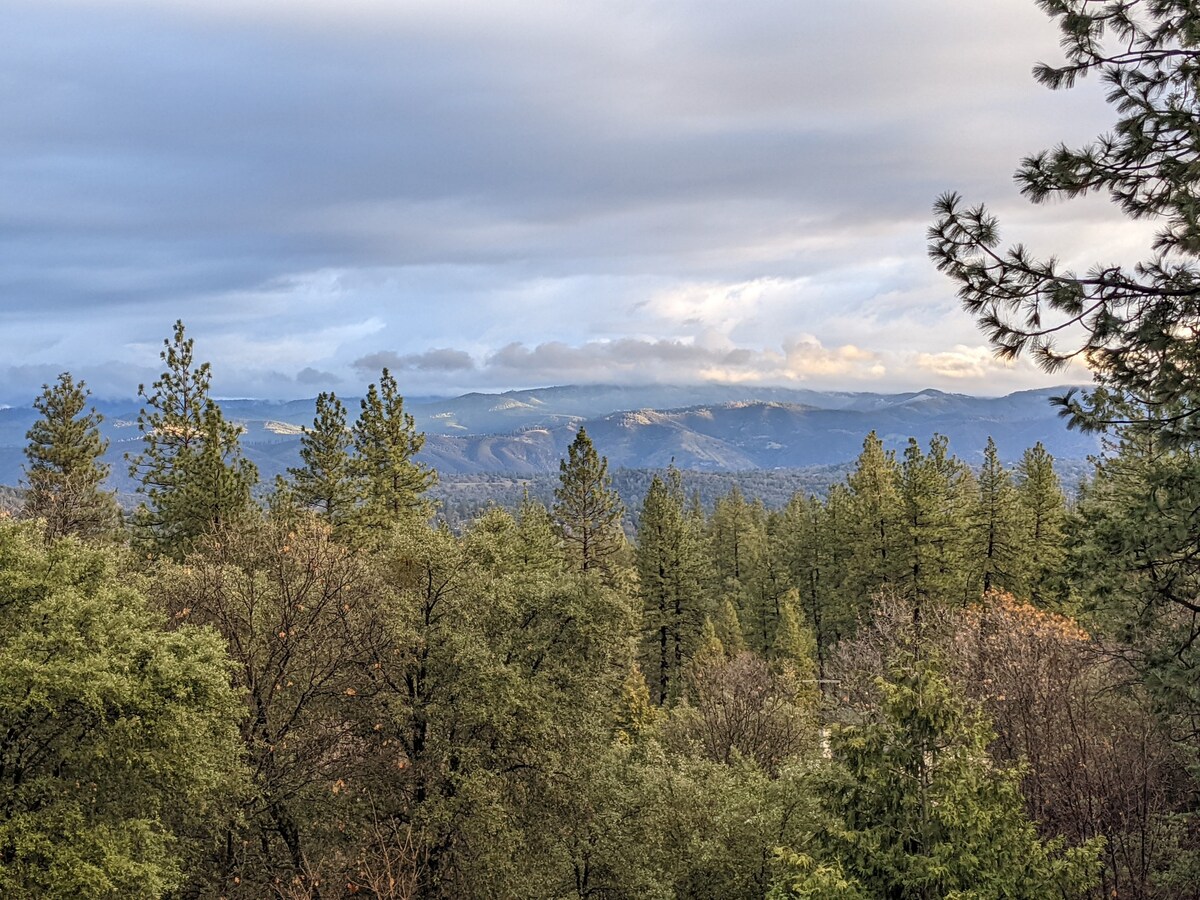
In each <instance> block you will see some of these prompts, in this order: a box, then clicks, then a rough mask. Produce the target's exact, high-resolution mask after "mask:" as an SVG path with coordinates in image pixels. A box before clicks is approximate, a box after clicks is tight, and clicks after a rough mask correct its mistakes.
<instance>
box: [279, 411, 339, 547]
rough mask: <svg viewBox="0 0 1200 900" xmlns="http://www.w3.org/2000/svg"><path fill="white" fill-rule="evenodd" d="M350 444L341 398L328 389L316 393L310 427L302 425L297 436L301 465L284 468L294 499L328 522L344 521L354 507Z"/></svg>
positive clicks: (337, 523) (335, 523) (334, 523)
mask: <svg viewBox="0 0 1200 900" xmlns="http://www.w3.org/2000/svg"><path fill="white" fill-rule="evenodd" d="M352 444H353V438H352V436H351V433H350V430H349V428H347V426H346V407H345V406H344V405H343V404H342V401H341V400H339V399H338V398H337V395H336V394H334V393H332V392H329V393H321V394H318V395H317V411H316V417H315V418H314V419H313V425H312V428H305V429H304V434H303V435H301V437H300V459H301V461H303V463H304V465H303V466H301V467H299V468H293V469H288V474H289V475H291V476H292V490H293V495H294V497H295V499H296V501H297V502H298V503H300V504H301V505H302V506H305V507H308V508H311V509H315V510H317V512H319V513H320V514H321V515H322V516H324V517H325V519H326V520H327V521H329V522H330V524H332V525H340V524H342V523H343V522H345V521H347V520H348V519H349V518H350V517H351V515H352V513H353V512H354V508H355V497H354V479H353V473H352V465H351V458H350V447H351V445H352Z"/></svg>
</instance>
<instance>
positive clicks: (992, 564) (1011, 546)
mask: <svg viewBox="0 0 1200 900" xmlns="http://www.w3.org/2000/svg"><path fill="white" fill-rule="evenodd" d="M978 481H979V491H978V494H977V501H976V503H975V508H974V509H973V510H972V513H971V519H970V529H971V547H970V550H969V559H970V561H971V563H972V565H973V566H974V567H975V569H976V575H975V576H974V578H973V581H974V582H975V584H976V589H978V590H982V591H983V593H984V594H986V593H987V592H988V591H991V590H993V589H1000V590H1005V591H1009V592H1011V593H1016V594H1024V593H1025V583H1024V578H1023V577H1022V574H1023V572H1022V570H1023V568H1024V566H1023V559H1022V558H1023V557H1024V555H1025V552H1026V547H1025V546H1024V542H1023V541H1022V539H1021V533H1020V521H1019V509H1018V497H1017V491H1016V488H1014V487H1013V483H1012V476H1011V475H1010V474H1009V472H1008V470H1007V469H1005V468H1004V466H1003V465H1002V464H1001V462H1000V457H999V454H998V453H997V451H996V442H995V441H994V440H992V438H990V437H989V438H988V442H987V447H986V448H985V449H984V451H983V465H982V466H981V467H980V470H979V479H978Z"/></svg>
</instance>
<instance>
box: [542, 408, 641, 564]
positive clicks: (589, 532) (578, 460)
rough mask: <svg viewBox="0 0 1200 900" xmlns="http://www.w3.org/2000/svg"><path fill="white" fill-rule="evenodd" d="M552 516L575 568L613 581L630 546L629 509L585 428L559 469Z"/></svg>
mask: <svg viewBox="0 0 1200 900" xmlns="http://www.w3.org/2000/svg"><path fill="white" fill-rule="evenodd" d="M552 512H553V515H554V519H555V521H556V522H557V524H558V530H559V534H560V536H561V538H562V541H563V545H564V548H565V549H566V551H567V556H568V559H569V560H570V564H571V568H573V569H576V570H578V571H581V572H594V573H597V574H602V575H606V576H610V577H611V576H612V574H613V573H614V569H615V566H616V563H617V556H618V554H619V553H620V552H621V550H622V549H623V548H624V546H625V535H624V533H623V532H622V531H621V517H622V516H623V515H624V512H625V509H624V506H623V505H622V504H621V498H620V497H619V496H618V495H617V492H616V491H614V490H613V487H612V478H611V477H610V476H609V474H608V459H607V458H606V457H603V456H600V455H599V454H598V453H597V452H596V448H595V446H594V445H593V444H592V439H591V438H590V437H588V434H587V431H585V430H584V429H583V428H580V429H579V431H578V432H577V433H576V435H575V439H574V440H573V441H572V442H571V446H570V447H568V448H567V458H566V459H564V460H562V461H561V462H560V463H559V475H558V487H556V488H555V489H554V509H553V510H552Z"/></svg>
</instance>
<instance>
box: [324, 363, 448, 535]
mask: <svg viewBox="0 0 1200 900" xmlns="http://www.w3.org/2000/svg"><path fill="white" fill-rule="evenodd" d="M330 416H331V423H330V425H329V426H328V427H329V428H333V427H336V408H331V410H330ZM331 438H332V435H327V436H326V440H327V441H328V440H330V439H331ZM353 438H354V456H353V460H352V463H351V469H352V472H353V474H354V481H355V485H356V489H357V495H358V499H359V501H360V502H361V505H362V508H361V510H360V513H359V516H358V518H359V521H360V522H361V524H362V525H363V526H364V527H365V528H368V529H371V530H374V531H377V532H378V531H381V530H382V531H387V530H388V529H390V528H392V527H394V526H395V525H397V524H400V523H403V522H406V521H409V520H413V519H418V520H419V519H425V518H428V516H429V514H430V512H431V509H430V506H429V503H428V501H427V500H426V498H425V492H426V491H427V490H428V489H429V487H430V486H431V485H433V484H435V483H436V482H437V473H436V472H435V471H433V470H432V469H429V468H427V467H426V466H423V465H422V464H420V463H418V462H417V461H416V459H415V457H416V455H417V453H418V451H420V449H421V447H422V446H424V444H425V435H424V434H422V433H420V432H418V431H417V429H416V423H415V422H414V421H413V417H412V415H411V414H410V413H406V412H405V411H404V398H403V397H402V396H401V395H400V389H399V386H398V385H397V384H396V379H395V378H394V377H393V376H392V375H391V373H390V372H388V370H387V369H384V370H383V373H382V374H381V375H380V377H379V384H378V385H375V384H372V385H370V386H369V387H368V388H367V395H366V396H365V397H364V398H363V399H362V410H361V411H360V412H359V414H358V420H357V421H356V422H355V423H354V429H353Z"/></svg>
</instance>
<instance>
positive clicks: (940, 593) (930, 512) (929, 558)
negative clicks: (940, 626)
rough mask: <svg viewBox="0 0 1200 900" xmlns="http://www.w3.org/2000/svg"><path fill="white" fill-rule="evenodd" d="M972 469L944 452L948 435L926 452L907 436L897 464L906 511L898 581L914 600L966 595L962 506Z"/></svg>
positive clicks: (937, 437)
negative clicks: (900, 459) (900, 572)
mask: <svg viewBox="0 0 1200 900" xmlns="http://www.w3.org/2000/svg"><path fill="white" fill-rule="evenodd" d="M971 487H972V479H971V474H970V470H969V469H967V468H966V466H964V465H963V464H962V463H961V462H960V461H959V460H957V459H956V458H954V457H951V456H948V455H947V442H946V438H945V437H943V436H942V435H935V436H934V438H933V439H932V440H931V441H930V442H929V453H928V454H926V453H923V452H922V450H921V446H920V444H918V443H917V441H916V439H915V438H910V439H909V442H908V447H907V448H906V449H905V451H904V462H903V463H902V464H901V466H900V497H901V502H902V504H903V511H904V532H903V533H904V552H903V555H902V561H903V563H904V565H903V569H902V573H903V574H902V575H901V576H900V585H901V587H903V589H904V590H905V591H906V592H907V593H909V594H910V595H911V596H912V597H913V598H914V599H915V600H916V601H917V605H916V607H915V609H916V610H917V613H916V614H917V616H918V618H919V616H920V609H921V605H922V604H923V603H924V602H926V601H930V600H932V601H935V602H946V601H951V600H954V601H959V602H962V601H964V600H965V599H967V586H968V581H969V578H968V576H967V574H966V571H965V535H966V528H965V524H966V515H965V514H966V508H965V507H966V504H967V501H968V499H969V491H970V489H971Z"/></svg>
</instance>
